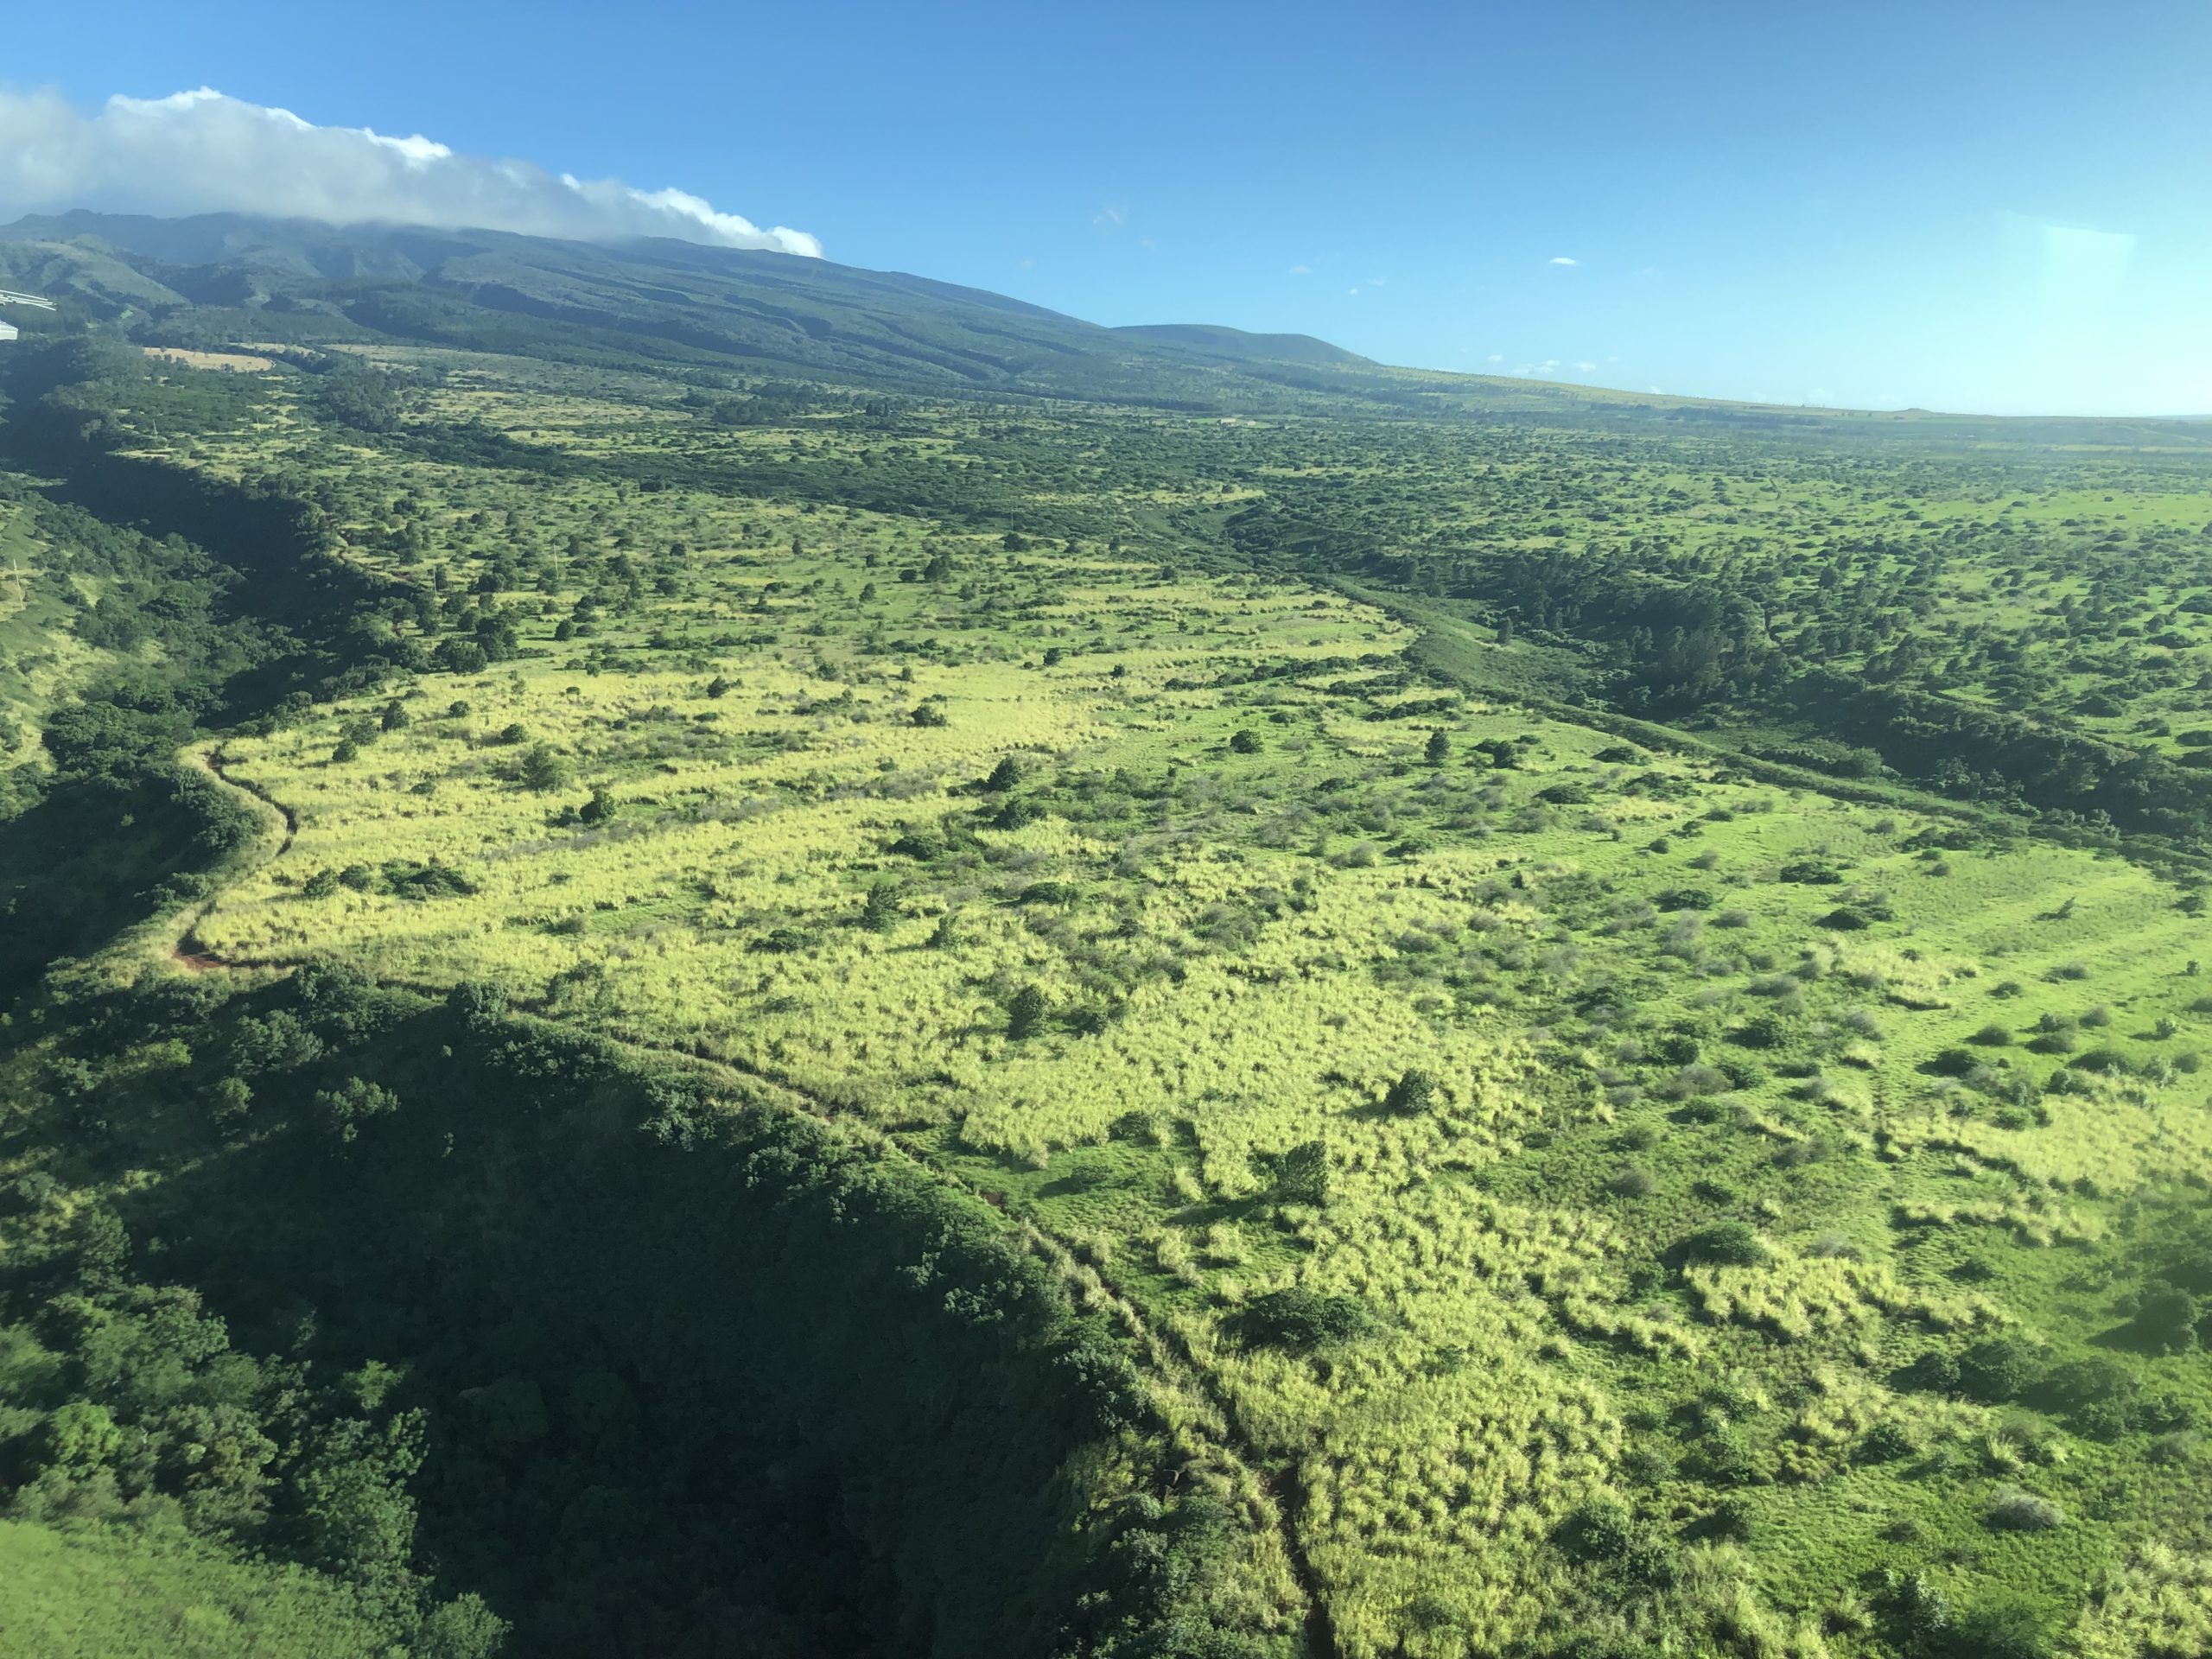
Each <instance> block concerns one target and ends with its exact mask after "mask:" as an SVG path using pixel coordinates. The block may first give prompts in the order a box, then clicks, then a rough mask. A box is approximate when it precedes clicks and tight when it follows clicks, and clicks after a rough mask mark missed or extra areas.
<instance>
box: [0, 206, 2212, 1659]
mask: <svg viewBox="0 0 2212 1659" xmlns="http://www.w3.org/2000/svg"><path fill="white" fill-rule="evenodd" d="M0 277H4V279H5V280H12V281H22V282H25V283H29V282H32V281H34V280H37V281H42V282H44V283H47V285H48V289H50V290H51V291H54V292H56V293H57V294H59V295H60V296H62V297H63V298H64V300H65V304H64V308H63V309H62V311H61V312H60V313H59V314H57V315H56V316H55V317H54V318H53V319H50V320H44V321H41V322H40V323H39V324H38V325H37V326H36V327H29V328H27V330H26V334H25V337H24V339H23V340H21V341H19V342H17V343H16V345H15V346H11V347H9V348H5V349H6V350H7V351H8V353H9V354H8V355H7V356H6V357H5V358H4V359H0V394H4V396H5V397H7V399H8V400H9V401H8V406H7V408H6V410H5V425H4V426H0V469H4V476H0V702H3V703H4V708H3V709H0V713H4V715H5V718H6V720H7V721H9V726H8V728H6V730H5V731H4V732H0V735H5V736H6V737H7V738H8V740H9V750H8V760H9V762H10V769H9V771H8V772H7V773H6V774H5V776H6V779H7V782H6V785H5V789H6V794H5V797H4V807H0V810H4V812H5V814H6V816H5V817H4V819H0V905H4V906H6V923H7V925H6V931H4V933H0V1007H4V1008H5V1009H6V1013H5V1021H6V1023H5V1025H4V1027H0V1103H4V1107H5V1113H6V1116H5V1119H4V1122H0V1492H4V1494H5V1495H6V1502H7V1504H8V1510H7V1515H6V1518H5V1519H4V1520H0V1563H9V1564H12V1565H13V1566H14V1568H15V1570H14V1571H13V1573H11V1574H10V1587H9V1588H7V1589H3V1590H0V1646H4V1645H7V1643H9V1642H10V1640H18V1641H20V1642H21V1643H30V1644H33V1645H36V1646H37V1647H38V1649H39V1650H41V1651H49V1650H50V1651H55V1652H81V1653H86V1654H99V1653H110V1652H117V1651H129V1650H137V1649H133V1648H131V1647H130V1646H129V1645H128V1644H129V1643H134V1642H135V1643H140V1644H141V1645H142V1646H147V1645H150V1646H152V1647H155V1648H159V1646H160V1644H162V1643H170V1644H171V1645H172V1647H173V1648H174V1650H178V1651H194V1652H206V1653H209V1654H244V1653H281V1654H290V1653H307V1652H315V1653H323V1652H333V1653H345V1652H353V1651H359V1652H363V1653H367V1652H372V1651H374V1652H385V1651H391V1650H395V1649H397V1650H404V1651H409V1652H414V1653H419V1654H423V1655H437V1656H454V1659H460V1656H491V1655H494V1654H499V1653H506V1654H511V1655H517V1656H519V1655H522V1654H531V1655H537V1654H575V1655H585V1654H591V1655H601V1654H632V1655H638V1656H645V1655H664V1654H685V1655H701V1656H704V1655H710V1654H723V1653H729V1654H735V1653H745V1654H756V1653H789V1654H793V1655H797V1654H802V1653H815V1652H825V1651H828V1652H838V1653H855V1654H863V1653H875V1654H883V1655H910V1654H911V1655H921V1654H932V1655H944V1656H951V1655H963V1656H964V1655H970V1654H976V1653H1005V1654H1037V1655H1055V1656H1060V1655H1065V1656H1076V1655H1101V1656H1104V1655H1115V1656H1137V1655H1147V1656H1173V1655H1186V1656H1210V1659H1226V1656H1231V1655H1244V1656H1259V1655H1274V1656H1282V1659H1287V1656H1292V1655H1306V1656H1313V1659H1324V1656H1334V1655H1342V1656H1346V1659H1351V1656H1359V1659H1383V1656H1397V1655H1405V1656H1414V1659H1429V1656H1435V1659H1444V1656H1463V1655H1465V1656H1473V1655H1485V1656H1488V1655H1515V1656H1531V1659H1539V1656H1541V1659H1549V1656H1562V1659H1564V1656H1576V1659H1598V1656H1609V1659H1611V1656H1618V1659H1629V1656H1637V1659H1642V1656H1656V1655H1662V1654H1675V1655H1680V1654H1700V1653H1726V1654H1732V1655H1742V1656H1756V1659H1782V1656H1794V1659H1815V1656H1834V1659H1844V1656H1867V1659H1874V1656H1880V1659H1950V1656H1959V1659H2032V1656H2040V1655H2049V1656H2061V1655H2065V1656H2079V1659H2107V1656H2109V1659H2123V1656H2131V1655H2159V1656H2182V1655H2193V1654H2197V1653H2201V1652H2202V1651H2205V1650H2206V1649H2207V1648H2208V1646H2212V1522H2208V1516H2212V1504H2209V1503H2207V1502H2206V1497H2207V1494H2208V1492H2212V1477H2208V1473H2207V1466H2208V1465H2206V1462H2205V1460H2204V1459H2205V1456H2206V1454H2205V1452H2204V1450H2203V1447H2202V1440H2201V1436H2202V1427H2203V1425H2204V1423H2205V1421H2206V1418H2207V1414H2208V1413H2212V1362H2208V1360H2207V1358H2206V1355H2205V1351H2204V1347H2203V1343H2204V1341H2205V1340H2206V1339H2207V1338H2212V1302H2208V1301H2207V1300H2206V1299H2207V1298H2208V1297H2212V1218H2208V1216H2207V1212H2206V1210H2205V1203H2204V1195H2205V1193H2206V1192H2207V1191H2209V1190H2212V1117H2208V1116H2207V1085H2206V1084H2205V1083H2204V1082H2203V1080H2202V1079H2203V1077H2204V1075H2205V1074H2204V1050H2205V1049H2206V1047H2207V1046H2208V1045H2212V990H2208V989H2207V988H2206V987H2205V981H2204V978H2203V975H2202V965H2203V959H2204V958H2205V957H2208V956H2212V950H2209V949H2208V948H2207V947H2208V945H2209V944H2212V940H2208V938H2206V925H2205V922H2204V919H2203V910H2204V903H2205V899H2204V893H2205V886H2206V882H2207V880H2208V877H2212V864H2208V860H2212V842H2208V839H2207V808H2208V806H2212V796H2208V795H2207V793H2206V791H2207V790H2208V789H2212V770H2208V768H2207V766H2206V765H2205V764H2201V763H2203V762H2205V760H2206V757H2207V756H2208V755H2212V632H2208V629H2212V453H2208V450H2207V448H2206V445H2207V442H2208V440H2212V434H2208V433H2207V432H2206V431H2205V430H2204V429H2202V427H2193V426H2190V425H2189V424H2186V423H2112V424H2108V425H2101V424H2098V423H1999V422H1984V423H1974V422H1967V421H1963V420H1959V419H1953V418H1950V417H1943V416H1894V417H1876V416H1857V415H1848V414H1842V413H1834V412H1827V413H1822V412H1801V411H1783V410H1764V409H1751V408H1745V407H1739V406H1732V405H1718V404H1695V403H1690V402H1686V401H1682V400H1663V399H1632V398H1623V397H1613V396H1610V395H1600V394H1586V393H1582V392H1578V391H1570V390H1568V389H1565V388H1548V387H1542V386H1535V385H1517V386H1516V385H1506V384H1504V383H1497V382H1487V381H1479V380H1466V379H1460V378H1453V377H1448V376H1441V375H1425V374H1416V373H1413V372H1405V371H1397V370H1390V369H1386V368H1382V367H1378V366H1377V365H1372V364H1369V363H1367V362H1365V361H1364V360H1363V359H1356V358H1351V356H1350V355H1349V354H1347V353H1337V352H1336V351H1335V350H1334V348H1331V347H1325V346H1322V345H1321V344H1320V343H1319V342H1316V341H1309V340H1302V339H1299V338H1294V337H1267V336H1245V335H1239V334H1236V331H1233V330H1226V329H1212V328H1205V327H1163V328H1157V329H1147V330H1106V329H1097V328H1092V327H1090V325H1087V324H1082V323H1078V322H1076V321H1072V320H1071V319H1065V318H1060V317H1057V316H1054V315H1052V314H1049V313H1042V312H1039V311H1036V310H1035V309H1034V308H1027V307H1022V306H1019V305H1016V304H1015V303H1014V302H1007V301H1001V300H997V299H995V297H993V296H979V295H976V294H973V293H970V292H968V291H964V290H956V289H947V288H944V287H942V286H940V285H937V284H931V283H923V282H920V281H918V279H912V278H904V277H878V276H875V275H874V274H871V273H863V272H855V271H850V270H844V269H842V268H839V267H835V266H829V265H825V264H820V263H819V262H813V261H800V260H796V259H792V258H790V257H787V256H779V255H768V254H759V255H753V254H730V253H725V252H714V253H709V252H708V251H702V250H698V249H688V248H681V249H680V248H677V247H676V246H674V245H658V244H656V245H650V246H642V247H637V248H626V249H606V248H601V249H588V250H585V249H579V248H578V247H576V246H574V245H566V244H550V243H537V242H531V241H529V240H527V239H524V238H498V237H489V236H478V235H474V234H471V235H466V236H448V235H443V234H432V233H427V232H401V231H391V232H332V231H327V230H319V229H315V228H312V227H303V226H289V225H284V226H272V225H267V224H260V223H257V222H254V221H250V220H207V221H185V222H176V223H164V222H161V221H137V222H131V221H116V220H93V219H87V218H79V217H75V216H73V217H72V219H69V220H65V221H54V222H46V223H26V224H25V225H22V226H16V227H14V228H13V229H11V230H10V231H9V232H6V233H5V236H4V238H0ZM41 330H43V331H44V332H43V333H41V332H40V331H41ZM88 1609H97V1610H98V1611H97V1613H95V1612H93V1611H86V1610H88ZM55 1631H60V1632H66V1634H63V1635H61V1636H58V1637H52V1636H49V1635H48V1634H47V1633H48V1632H55ZM142 1632H143V1633H142ZM33 1633H35V1634H33ZM72 1644H73V1645H72Z"/></svg>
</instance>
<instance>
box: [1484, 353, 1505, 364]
mask: <svg viewBox="0 0 2212 1659" xmlns="http://www.w3.org/2000/svg"><path fill="white" fill-rule="evenodd" d="M1483 360H1484V362H1485V363H1503V362H1504V361H1505V353H1503V352H1492V353H1491V354H1490V355H1489V356H1488V357H1486V358H1484V359H1483Z"/></svg>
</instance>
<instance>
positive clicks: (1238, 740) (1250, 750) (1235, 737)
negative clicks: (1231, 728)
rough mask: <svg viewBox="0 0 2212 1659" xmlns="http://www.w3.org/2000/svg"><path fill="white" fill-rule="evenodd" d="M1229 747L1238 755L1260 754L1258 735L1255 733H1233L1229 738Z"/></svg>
mask: <svg viewBox="0 0 2212 1659" xmlns="http://www.w3.org/2000/svg"><path fill="white" fill-rule="evenodd" d="M1229 747H1230V748H1231V749H1233V750H1234V751H1236V753H1238V754H1257V753H1259V752H1260V738H1259V734H1257V733H1256V732H1243V731H1240V732H1236V733H1234V734H1231V736H1230V740H1229Z"/></svg>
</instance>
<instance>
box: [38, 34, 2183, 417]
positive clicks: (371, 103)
mask: <svg viewBox="0 0 2212 1659" xmlns="http://www.w3.org/2000/svg"><path fill="white" fill-rule="evenodd" d="M218 19H219V22H218ZM0 53H3V54H4V56H0V75H4V76H5V77H6V79H7V82H8V85H9V86H10V88H11V89H12V90H13V91H14V92H17V93H21V92H25V91H27V90H29V89H36V88H51V89H54V90H56V91H58V92H60V94H61V95H62V96H63V97H64V98H66V99H67V100H68V102H69V103H71V104H73V105H75V106H77V108H78V109H79V110H80V111H85V112H86V113H87V114H90V113H91V112H92V111H97V110H98V108H99V105H101V104H102V102H103V101H104V100H105V99H107V98H108V97H109V96H110V95H111V94H115V93H124V94H130V95H132V96H135V97H141V98H149V99H150V98H158V97H161V96H162V95H164V94H168V93H171V92H178V91H181V90H185V89H189V88H196V87H199V86H213V87H215V88H219V90H221V91H222V92H226V93H228V94H230V95H232V97H233V98H236V99H244V100H248V101H250V102H251V103H253V104H257V105H274V106H281V107H283V108H285V109H289V110H291V111H296V113H297V114H299V115H300V116H301V117H302V118H305V119H306V120H308V121H309V122H312V123H315V124H321V125H328V126H340V127H370V128H373V129H375V130H377V131H378V132H380V133H385V134H395V135H400V136H408V135H413V134H416V133H420V134H423V135H425V136H427V137H429V138H432V139H435V140H436V141H438V142H439V143H442V144H444V145H447V146H449V147H451V148H452V149H454V150H455V151H459V152H462V153H464V154H474V155H481V156H494V157H507V156H512V157H520V158H525V159H527V160H529V161H531V162H536V163H537V164H538V165H539V166H541V167H543V168H548V169H550V171H552V172H554V173H556V174H558V173H562V172H570V173H574V174H576V175H582V176H584V177H586V178H593V179H597V178H603V177H607V176H610V175H613V176H618V177H620V179H622V180H624V181H627V182H628V183H629V184H630V185H632V186H634V187H639V188H645V189H658V188H662V187H664V186H674V187H678V188H682V189H683V190H684V191H687V192H690V193H693V194H696V195H698V196H701V197H703V198H706V199H708V200H711V201H712V203H713V204H714V206H715V207H716V208H718V209H721V210H722V211H724V212H726V213H735V214H741V215H743V216H744V217H745V218H746V219H750V220H752V221H754V222H755V223H756V224H758V225H760V226H791V227H792V228H793V229H794V230H796V231H800V232H808V233H810V234H811V235H812V236H813V237H815V238H819V240H820V242H821V244H822V245H823V249H824V250H825V251H826V252H827V254H828V255H829V257H832V258H835V259H839V260H842V261H845V262H847V263H849V264H860V265H868V266H876V267H885V268H893V269H899V270H914V271H919V272H922V273H924V274H926V275H929V276H932V277H941V278H944V279H946V280H949V281H955V282H962V283H973V284H976V285H977V286H979V287H984V288H989V289H996V290H998V291H1000V292H1002V293H1007V294H1012V295H1015V296H1020V297H1021V298H1024V299H1028V300H1032V301H1034V302H1038V303H1039V304H1044V305H1049V306H1052V307H1055V308H1058V309H1061V310H1065V311H1069V312H1072V313H1074V314H1076V315H1080V316H1084V317H1089V318H1091V319H1093V320H1096V321H1102V322H1109V323H1120V322H1152V321H1215V322H1226V323H1230V324H1234V325H1236V326H1237V327H1246V328H1254V329H1283V330H1294V331H1298V332H1302V333H1309V334H1319V335H1321V336H1323V337H1325V338H1326V339H1329V340H1335V341H1337V342H1338V343H1339V344H1342V345H1344V346H1351V348H1353V349H1355V350H1357V351H1361V352H1364V353H1368V354H1370V355H1371V356H1374V357H1377V358H1380V359H1385V360H1388V361H1391V362H1398V363H1409V364H1419V365H1427V366H1433V367H1440V368H1454V369H1465V370H1468V371H1471V372H1487V373H1513V372H1524V373H1530V374H1537V375H1541V376H1542V377H1543V378H1557V379H1571V380H1581V381H1585V382H1588V383H1592V384H1599V385H1620V386H1627V387H1630V388H1634V389H1637V390H1643V389H1646V388H1650V387H1657V388H1661V389H1663V390H1665V391H1670V392H1688V393H1700V394H1708V395H1713V396H1721V397H1751V398H1764V399H1770V400H1773V401H1777V402H1787V403H1796V402H1803V401H1809V402H1834V403H1841V404H1852V405H1878V406H1895V405H1901V404H1920V405H1923V406H1929V407H1943V408H1951V409H1970V410H1993V411H2000V412H2018V411H2026V410H2081V411H2088V412H2145V413H2152V412H2164V413H2197V414H2203V413H2212V92H2208V90H2207V89H2208V87H2212V6H2208V5H2206V4H2202V3H2194V0H2192V3H2185V4H2184V3H2173V4H2129V3H2124V0H2123V3H2107V4H2104V5H2101V6H2098V7H2095V8H2091V7H2089V6H2088V5H2086V4H2075V5H2069V6H2040V5H2036V4H2013V5H1999V4H1962V3H1942V0H1928V3H1921V4H1912V5H1892V4H1889V3H1884V0H1858V3H1854V4H1853V5H1850V6H1847V7H1842V6H1838V7H1814V6H1810V5H1797V4H1793V3H1787V0H1783V3H1768V4H1764V5H1757V6H1748V5H1747V6H1736V5H1731V4H1725V3H1705V4H1692V3H1678V4H1675V5H1662V4H1657V3H1648V4H1642V5H1624V6H1612V5H1577V4H1571V3H1570V4H1563V5H1555V6H1547V7H1536V6H1529V7H1524V8H1511V9H1508V8H1502V7H1491V6H1476V5H1460V6H1387V5H1386V6H1371V7H1366V8H1356V7H1343V6H1332V7H1326V8H1324V7H1319V6H1307V5H1303V4H1296V3H1290V4H1274V5H1266V6H1243V5H1235V6H1230V5H1205V4H1200V3H1190V4H1185V5H1181V6H1174V7H1168V6H1146V5H1135V6H1130V5H1119V6H1114V7H1110V8H1109V7H1096V8H1085V7H1078V6H1073V5H1066V4H1062V5H1036V6H1028V5H1020V6H1017V5H997V6H971V7H961V8H947V9H942V10H940V9H935V8H931V7H926V6H915V5H861V6H837V5H829V4H817V5H815V6H811V7H807V6H799V5H792V4H784V5H779V6H774V7H756V6H750V5H721V6H712V7H709V6H668V5H652V4H631V5H626V6H617V7H608V6H606V5H604V4H601V5H591V6H586V5H582V4H574V3H569V0H542V3H538V4H536V5H532V6H529V7H523V6H518V5H516V6H510V5H504V4H501V5H493V4H478V5H448V6H428V5H417V4H415V3H411V0H385V3H382V4H379V5H378V6H375V7H358V6H347V7H343V8H340V7H336V6H322V5H318V4H313V3H304V0H302V3H293V4H289V5H272V4H264V3H259V0H232V3H226V4H225V5H222V6H220V7H213V6H205V5H199V6H195V5H179V4H177V3H175V0H166V3H147V0H107V3H104V4H102V5H100V6H99V7H98V8H68V7H63V8H52V9H47V10H40V11H32V10H28V9H16V15H15V16H11V17H10V20H9V22H8V24H7V29H6V34H5V36H4V38H0ZM5 194H6V193H5V190H4V188H0V208H12V207H16V206H20V205H21V204H10V202H8V201H7V200H5ZM1562 262H1572V263H1562Z"/></svg>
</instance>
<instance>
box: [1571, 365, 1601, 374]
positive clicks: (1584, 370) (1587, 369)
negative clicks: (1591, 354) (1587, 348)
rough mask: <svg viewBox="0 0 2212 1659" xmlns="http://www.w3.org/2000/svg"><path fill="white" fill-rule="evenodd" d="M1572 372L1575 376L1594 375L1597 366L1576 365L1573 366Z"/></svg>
mask: <svg viewBox="0 0 2212 1659" xmlns="http://www.w3.org/2000/svg"><path fill="white" fill-rule="evenodd" d="M1574 372H1576V373H1577V374H1595V373H1597V372H1598V365H1596V364H1595V363H1578V364H1576V365H1574Z"/></svg>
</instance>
